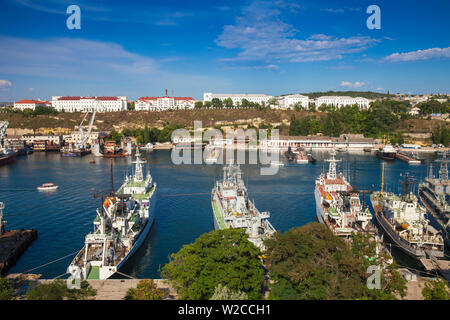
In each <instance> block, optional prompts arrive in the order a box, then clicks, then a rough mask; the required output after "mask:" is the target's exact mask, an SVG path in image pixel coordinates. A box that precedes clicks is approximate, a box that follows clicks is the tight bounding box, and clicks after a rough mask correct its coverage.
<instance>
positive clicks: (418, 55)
mask: <svg viewBox="0 0 450 320" xmlns="http://www.w3.org/2000/svg"><path fill="white" fill-rule="evenodd" d="M449 58H450V47H448V48H431V49H425V50H417V51H410V52H403V53H393V54H391V55H389V56H387V57H385V58H383V59H381V61H382V62H405V61H418V60H431V59H449Z"/></svg>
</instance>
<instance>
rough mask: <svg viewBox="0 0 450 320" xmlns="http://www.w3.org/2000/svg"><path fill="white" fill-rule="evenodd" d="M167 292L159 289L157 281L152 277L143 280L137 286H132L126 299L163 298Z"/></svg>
mask: <svg viewBox="0 0 450 320" xmlns="http://www.w3.org/2000/svg"><path fill="white" fill-rule="evenodd" d="M165 296H166V293H165V292H164V291H163V290H161V289H158V287H157V285H156V283H155V281H153V280H152V279H148V280H141V281H139V283H138V284H137V287H136V288H130V289H128V291H127V294H126V296H125V300H162V299H164V297H165Z"/></svg>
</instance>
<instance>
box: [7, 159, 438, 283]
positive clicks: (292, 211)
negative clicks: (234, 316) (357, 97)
mask: <svg viewBox="0 0 450 320" xmlns="http://www.w3.org/2000/svg"><path fill="white" fill-rule="evenodd" d="M315 156H316V157H317V158H318V161H317V163H316V164H303V165H288V166H285V167H280V170H279V172H278V174H276V175H273V176H261V175H260V174H259V173H260V171H259V166H257V165H244V166H241V168H242V170H243V177H244V180H245V181H246V185H247V188H248V191H249V195H250V198H251V199H253V200H254V201H255V203H256V206H257V207H258V208H259V209H260V210H261V211H270V213H271V219H270V221H271V222H272V224H273V226H274V227H275V228H276V229H277V230H280V231H282V232H284V231H286V230H288V229H290V228H293V227H297V226H302V225H304V224H307V223H309V222H312V221H315V202H314V181H315V179H316V177H317V176H318V175H319V174H320V172H321V171H322V170H323V169H324V168H325V170H327V163H326V162H324V158H327V157H328V154H326V153H315ZM424 157H426V158H427V162H426V163H425V164H422V165H420V166H413V165H408V164H406V163H403V162H400V161H395V162H393V163H387V162H386V166H385V185H386V188H387V189H388V190H389V191H396V192H398V191H399V188H398V186H397V185H398V181H399V179H400V178H401V177H400V174H404V173H405V172H409V173H410V174H411V175H412V176H413V177H415V178H416V179H417V180H419V181H420V180H421V179H423V178H424V177H425V176H426V171H427V164H428V163H429V161H430V160H431V159H433V158H434V156H432V155H428V156H427V155H424ZM146 158H147V160H148V165H149V167H150V170H151V173H152V175H153V179H154V181H156V182H157V184H158V187H157V198H158V199H157V204H156V221H155V225H154V226H153V229H152V230H151V233H150V235H149V237H148V238H147V239H146V241H145V243H144V245H143V246H142V247H141V248H140V250H139V251H138V252H137V253H136V254H135V256H134V257H133V258H132V259H131V260H129V262H128V263H127V264H126V265H125V267H124V269H123V272H125V273H127V274H130V275H132V276H134V277H138V278H144V277H149V278H159V277H160V275H159V271H158V270H159V268H160V267H162V266H164V265H165V264H166V263H167V262H168V260H169V256H170V254H171V253H174V252H177V251H178V250H179V249H180V248H181V247H182V246H183V245H185V244H188V243H191V242H193V241H194V240H195V239H196V238H197V237H198V236H200V235H201V234H203V233H205V232H209V231H211V230H212V229H213V218H212V212H211V205H210V191H211V189H212V187H213V185H214V182H215V180H216V179H217V178H219V177H220V176H221V175H222V166H221V165H174V164H172V162H171V157H170V151H167V150H155V151H152V152H149V153H147V155H146ZM338 158H340V159H342V160H343V161H342V162H341V163H340V164H339V169H340V170H343V171H347V170H348V171H349V172H350V175H349V176H350V177H351V179H350V180H351V181H352V179H353V178H352V177H353V173H352V172H353V171H352V170H353V169H352V168H353V164H354V161H356V167H357V187H358V188H360V189H372V190H378V189H379V188H380V184H381V161H380V160H379V159H378V158H376V157H375V156H373V155H365V154H363V153H360V154H338ZM113 161H114V181H115V188H118V187H119V185H120V184H121V182H122V180H123V178H124V175H125V173H126V172H127V171H128V170H130V168H131V166H132V164H131V159H130V158H121V159H115V160H113ZM109 170H110V160H107V159H102V158H98V159H96V163H95V164H90V163H89V157H83V158H63V157H61V156H60V155H59V154H58V153H47V154H45V153H35V154H32V155H29V156H24V157H20V158H18V159H17V161H16V162H15V163H13V164H11V165H8V166H3V167H0V182H1V183H0V201H3V202H5V205H6V209H5V219H6V220H7V221H8V224H7V228H8V229H20V228H25V229H28V228H35V229H37V230H38V233H39V239H38V240H37V241H35V242H34V243H33V244H32V245H31V246H30V247H29V248H28V250H27V251H26V252H25V253H24V254H23V256H22V257H21V258H20V260H19V261H18V263H17V264H16V266H14V267H13V268H12V269H11V270H10V273H16V272H24V271H28V270H30V269H32V268H35V267H38V266H41V265H44V264H46V263H48V262H51V261H54V260H56V259H59V258H61V257H64V256H66V255H69V254H71V253H75V252H76V251H78V250H80V249H81V247H82V246H83V243H84V237H85V235H86V234H87V233H88V232H90V231H91V230H92V229H93V224H92V221H93V219H94V218H95V215H96V214H95V209H96V207H97V206H98V205H99V200H97V199H94V198H93V193H94V192H98V191H109V190H110V174H109ZM45 182H53V183H55V184H57V185H58V186H59V189H58V190H57V191H56V192H53V193H42V192H39V191H37V190H36V187H37V186H38V185H41V184H42V183H45ZM416 191H417V187H416ZM367 201H368V202H369V200H368V198H367ZM72 259H73V255H71V256H70V257H67V258H64V259H61V260H59V261H57V262H55V263H52V264H49V265H47V266H44V267H41V268H38V269H36V270H34V271H33V272H34V273H40V274H42V275H43V278H53V277H56V276H59V275H61V274H64V273H65V272H66V268H67V266H68V264H69V263H70V262H71V260H72Z"/></svg>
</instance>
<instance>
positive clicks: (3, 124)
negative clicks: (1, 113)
mask: <svg viewBox="0 0 450 320" xmlns="http://www.w3.org/2000/svg"><path fill="white" fill-rule="evenodd" d="M8 125H9V122H8V121H0V149H3V148H4V147H5V144H4V140H5V137H6V129H7V128H8Z"/></svg>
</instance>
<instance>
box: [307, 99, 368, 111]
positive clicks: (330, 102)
mask: <svg viewBox="0 0 450 320" xmlns="http://www.w3.org/2000/svg"><path fill="white" fill-rule="evenodd" d="M369 102H370V101H369V99H366V98H363V97H348V96H322V97H319V98H317V99H316V107H320V106H321V105H323V104H325V105H327V106H334V107H336V108H340V107H343V106H351V105H354V104H356V105H358V106H359V107H360V108H361V109H368V108H369Z"/></svg>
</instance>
